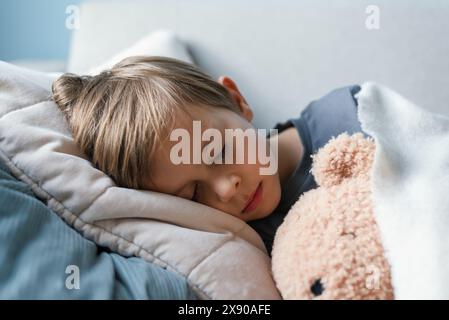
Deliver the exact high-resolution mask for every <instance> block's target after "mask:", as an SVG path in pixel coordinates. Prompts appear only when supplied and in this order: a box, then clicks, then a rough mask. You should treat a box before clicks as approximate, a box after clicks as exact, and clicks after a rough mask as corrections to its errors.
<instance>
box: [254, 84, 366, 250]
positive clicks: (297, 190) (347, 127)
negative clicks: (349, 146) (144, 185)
mask: <svg viewBox="0 0 449 320" xmlns="http://www.w3.org/2000/svg"><path fill="white" fill-rule="evenodd" d="M359 90H360V86H358V85H353V86H349V87H343V88H339V89H336V90H333V91H332V92H330V93H328V94H327V95H325V96H324V97H322V98H320V99H318V100H316V101H312V102H311V103H310V104H309V105H308V106H307V107H306V108H305V109H304V110H303V111H302V112H301V115H300V117H299V118H296V119H289V120H287V121H286V122H284V123H279V124H277V125H276V127H275V129H278V133H281V132H282V131H283V130H285V129H287V128H290V127H293V126H294V127H295V128H296V130H297V131H298V134H299V137H300V138H301V141H302V145H303V148H304V154H303V157H302V160H301V161H300V162H299V163H298V165H297V167H296V169H295V170H294V172H293V174H292V175H291V176H290V178H289V179H288V180H287V181H286V183H285V184H284V185H282V186H281V200H280V202H279V205H278V206H277V208H276V209H275V210H274V211H273V212H272V213H271V214H270V215H269V216H267V217H265V218H263V219H259V220H254V221H250V222H249V223H248V224H249V225H250V226H251V227H252V228H254V229H255V230H256V231H257V232H258V233H259V235H260V236H261V237H262V240H263V241H264V243H265V246H266V248H267V250H268V252H269V253H270V255H271V249H272V246H273V240H274V236H275V233H276V230H277V228H278V227H279V226H280V225H281V223H282V222H283V220H284V218H285V215H286V214H287V212H288V211H289V210H290V208H291V207H292V206H293V204H294V203H295V202H296V201H297V200H298V199H299V197H300V195H301V194H303V193H304V192H306V191H308V190H310V189H314V188H316V187H317V184H316V182H315V179H314V177H313V175H312V174H311V173H310V169H311V166H312V159H311V155H313V154H314V153H316V152H317V151H318V149H320V148H321V147H323V146H324V145H325V144H326V143H327V142H328V141H329V140H330V139H331V138H332V137H336V136H338V135H339V134H340V133H343V132H347V133H348V134H353V133H356V132H362V133H363V134H364V135H365V136H368V135H367V134H366V133H364V132H363V131H362V129H361V126H360V122H359V120H358V118H357V102H356V100H355V98H354V95H355V94H356V93H357V92H358V91H359Z"/></svg>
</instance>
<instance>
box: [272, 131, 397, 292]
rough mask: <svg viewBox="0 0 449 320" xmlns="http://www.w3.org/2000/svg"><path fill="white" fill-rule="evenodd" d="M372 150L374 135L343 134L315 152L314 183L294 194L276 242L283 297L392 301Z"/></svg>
mask: <svg viewBox="0 0 449 320" xmlns="http://www.w3.org/2000/svg"><path fill="white" fill-rule="evenodd" d="M374 151H375V144H374V141H373V140H371V139H365V138H364V137H363V135H362V134H361V133H357V134H354V135H352V136H349V135H347V134H346V133H344V134H341V135H339V136H338V137H337V138H333V139H332V140H330V141H329V142H328V143H327V144H326V145H325V146H324V147H323V148H321V149H320V150H319V151H318V153H317V154H316V155H315V156H314V157H313V168H312V173H313V175H314V177H315V180H316V182H317V184H318V185H319V188H317V189H314V190H310V191H309V192H306V193H304V194H303V195H302V196H301V197H300V198H299V200H298V201H297V202H296V204H295V205H294V206H293V207H292V208H291V210H290V211H289V213H288V215H287V216H286V218H285V220H284V222H283V224H282V225H281V226H280V228H279V229H278V231H277V233H276V237H275V240H274V246H273V251H272V270H273V276H274V279H275V281H276V285H277V286H278V289H279V290H280V292H281V294H282V296H283V298H284V299H393V297H394V295H393V289H392V285H391V276H390V266H389V263H388V261H387V259H386V257H385V255H384V249H383V246H382V242H381V238H380V233H379V229H378V226H377V224H376V221H375V218H374V214H373V204H372V201H371V190H370V179H371V177H370V169H371V165H372V162H373V157H374Z"/></svg>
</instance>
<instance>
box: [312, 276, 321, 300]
mask: <svg viewBox="0 0 449 320" xmlns="http://www.w3.org/2000/svg"><path fill="white" fill-rule="evenodd" d="M310 291H312V293H313V295H314V296H315V297H318V296H320V295H321V294H322V293H323V291H324V286H323V284H322V283H321V279H316V280H315V282H314V283H313V284H312V286H311V287H310Z"/></svg>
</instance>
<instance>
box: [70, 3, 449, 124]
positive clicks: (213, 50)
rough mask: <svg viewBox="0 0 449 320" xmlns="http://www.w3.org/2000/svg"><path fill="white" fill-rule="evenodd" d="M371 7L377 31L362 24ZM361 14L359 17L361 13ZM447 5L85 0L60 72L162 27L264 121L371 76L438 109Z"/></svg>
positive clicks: (446, 66) (448, 50)
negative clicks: (231, 81) (238, 91)
mask: <svg viewBox="0 0 449 320" xmlns="http://www.w3.org/2000/svg"><path fill="white" fill-rule="evenodd" d="M371 4H375V5H376V6H377V8H378V9H379V12H378V13H379V15H378V16H379V27H380V28H379V29H377V30H376V29H374V30H369V29H367V27H366V22H367V20H368V22H374V24H375V21H373V20H369V19H370V18H375V15H376V8H374V11H370V10H371V8H370V7H369V5H371ZM367 10H368V13H367ZM448 17H449V3H448V2H447V1H444V0H433V1H425V2H424V1H410V0H395V1H388V0H378V1H375V2H374V3H372V1H365V0H362V1H347V0H320V1H312V0H302V1H292V0H281V1H268V0H264V1H237V0H226V1H207V0H190V1H174V0H169V1H165V0H164V1H160V0H150V1H135V0H134V1H88V2H85V3H84V4H83V5H82V6H81V17H80V18H81V19H80V22H81V23H80V28H79V30H76V31H75V32H74V36H73V41H72V48H71V54H70V61H69V70H70V71H74V72H85V71H87V70H89V69H90V68H91V67H92V66H95V65H99V64H101V63H102V62H104V61H105V60H107V59H108V58H109V57H111V56H112V55H113V54H115V53H117V52H119V51H121V50H122V49H123V48H125V47H127V46H129V45H131V44H132V43H134V42H135V41H137V40H138V39H139V38H141V37H143V36H145V35H146V34H148V33H149V32H151V31H154V30H156V29H160V28H166V29H171V30H173V31H175V32H176V33H177V34H179V35H180V37H181V38H182V39H184V40H185V41H186V42H187V43H188V44H189V45H190V49H191V51H192V54H193V56H194V58H195V60H196V61H197V63H198V64H200V65H201V66H202V67H203V68H204V69H205V70H206V71H208V72H209V73H210V74H212V75H213V76H214V77H218V76H219V75H220V74H227V75H230V76H231V77H233V78H235V79H236V80H237V83H238V84H240V86H241V88H242V91H243V93H244V95H245V96H246V97H247V100H248V101H249V102H250V104H251V105H252V106H253V108H255V109H256V112H255V124H256V125H257V126H259V127H271V126H272V125H273V124H274V123H275V122H277V121H281V120H285V119H286V118H288V117H291V116H297V115H298V114H299V112H300V110H301V109H302V108H304V107H305V106H306V104H307V103H308V102H309V101H310V100H313V99H315V98H317V97H320V96H322V95H323V94H325V93H326V92H328V91H330V90H331V89H333V88H336V87H340V86H343V85H348V84H354V83H362V82H364V81H366V80H374V81H376V82H380V83H384V84H386V85H388V86H390V87H392V88H394V89H395V90H397V91H398V92H400V93H402V94H403V95H404V96H406V97H408V98H409V99H410V100H411V101H415V102H416V103H417V104H418V105H422V106H424V107H426V108H428V109H431V110H433V111H436V112H441V113H448V114H449V108H445V107H444V105H443V103H442V102H445V101H448V100H449V90H446V89H447V88H448V87H449V77H447V75H448V74H449V59H447V57H448V56H449V42H448V41H447V40H446V39H449V19H448Z"/></svg>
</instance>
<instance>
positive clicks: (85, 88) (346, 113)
mask: <svg viewBox="0 0 449 320" xmlns="http://www.w3.org/2000/svg"><path fill="white" fill-rule="evenodd" d="M359 90H360V87H359V86H350V87H344V88H340V89H337V90H334V91H332V92H331V93H329V94H328V95H326V96H325V97H323V98H321V99H319V100H317V101H314V102H312V103H310V104H309V105H308V106H307V107H306V108H305V109H304V110H303V111H302V112H301V114H300V116H299V117H298V118H294V119H290V120H288V121H286V122H284V123H280V124H278V125H277V126H276V127H275V129H276V130H277V134H271V135H268V136H265V137H262V136H260V135H257V139H265V140H266V141H264V142H263V143H262V145H263V144H264V143H266V145H267V146H268V150H271V146H276V151H277V152H276V153H275V155H274V157H275V161H276V169H277V170H275V171H274V172H273V173H272V174H261V172H263V170H262V169H263V168H264V167H265V165H266V163H262V162H261V161H260V158H259V157H256V161H248V160H246V161H243V162H242V161H235V160H236V159H235V158H236V157H234V152H233V151H235V150H236V148H237V146H236V144H229V142H228V139H226V140H225V139H224V137H226V133H225V132H226V131H229V130H230V129H232V130H235V131H238V130H240V131H243V130H251V129H254V127H253V125H252V124H251V121H252V118H253V111H252V109H251V107H250V106H249V104H248V103H247V101H246V100H245V98H244V96H243V95H242V93H241V92H240V90H239V88H238V86H237V84H236V83H235V82H234V81H233V80H232V79H230V78H229V77H226V76H222V77H220V78H219V79H218V81H214V80H213V79H212V78H211V77H209V76H208V75H206V74H205V73H203V72H202V71H200V70H199V69H198V68H197V67H196V66H194V65H192V64H189V63H185V62H182V61H179V60H176V59H172V58H166V57H155V56H153V57H150V56H136V57H129V58H126V59H124V60H122V61H121V62H119V63H118V64H116V65H115V66H113V67H112V68H111V69H109V70H107V71H104V72H102V73H100V74H98V75H96V76H77V75H74V74H64V75H62V76H61V77H60V78H59V79H57V80H56V81H55V82H54V83H53V87H52V91H53V99H54V101H55V102H56V104H57V105H58V107H59V108H60V109H61V110H62V112H63V113H64V115H65V116H66V118H67V120H68V123H69V126H70V129H71V132H72V135H73V138H74V140H75V143H76V144H77V145H78V146H79V147H80V149H81V150H82V151H83V152H84V153H85V154H86V155H87V156H88V157H89V159H90V160H91V162H92V163H93V164H94V165H95V166H96V167H97V168H98V169H99V170H101V171H103V172H105V173H106V174H108V175H109V176H110V177H111V178H113V179H114V180H115V182H116V183H117V185H119V186H122V187H128V188H135V189H145V190H152V191H157V192H163V193H168V194H172V195H175V196H178V197H183V198H185V199H189V200H192V201H196V202H199V203H201V204H204V205H207V206H210V207H213V208H215V209H218V210H221V211H223V212H225V213H228V214H231V215H233V216H235V217H237V218H239V219H242V220H244V221H246V222H247V223H249V225H250V226H251V227H253V228H254V229H255V230H256V231H257V232H258V233H259V235H260V236H261V237H262V240H263V241H264V243H265V246H266V248H267V250H268V252H269V253H270V252H271V248H272V244H273V239H274V235H275V232H276V229H277V228H278V227H279V225H280V224H281V223H282V220H283V218H284V217H285V215H286V214H287V212H288V210H289V209H290V207H291V206H292V205H293V204H294V203H295V201H296V200H297V199H298V198H299V196H300V195H301V194H302V193H304V192H306V191H308V190H310V189H312V188H315V187H316V183H315V181H314V178H313V176H312V175H311V173H310V169H311V163H312V162H311V155H313V154H314V153H315V152H316V151H317V150H318V149H319V148H321V147H322V146H323V145H325V144H326V143H327V142H328V141H329V140H330V139H331V137H333V136H337V135H338V134H340V133H342V132H348V133H349V134H352V133H355V132H361V131H362V130H361V127H360V123H359V121H358V119H357V104H356V101H355V99H354V95H355V94H356V93H357V92H358V91H359ZM280 107H282V106H280ZM197 124H200V128H201V132H202V133H206V132H215V133H218V135H215V137H219V136H221V137H223V141H217V139H216V138H215V139H210V143H208V141H198V134H195V129H196V128H197V127H196V125H197ZM179 129H182V130H183V132H186V133H188V136H189V139H192V141H191V143H190V144H189V146H191V149H190V150H189V152H190V153H192V154H193V156H195V155H196V156H197V157H199V158H201V159H204V158H203V157H200V156H199V155H198V153H201V155H204V154H208V155H210V160H211V161H200V162H195V163H185V162H183V163H179V161H174V157H173V156H174V155H178V153H177V152H174V150H176V148H177V146H179V140H178V139H173V132H175V130H179ZM217 142H218V144H217ZM213 143H215V144H214V146H215V147H216V146H217V145H218V146H219V149H217V148H210V146H211V145H212V144H213ZM260 145H261V144H258V146H260ZM195 146H196V147H195ZM244 148H246V150H245V151H246V154H249V155H251V154H253V153H254V152H255V149H254V148H253V145H252V144H250V143H249V142H247V143H245V144H244ZM208 150H209V151H208ZM210 150H212V151H210ZM195 152H196V154H195ZM229 154H231V156H229ZM225 159H227V160H229V159H230V160H231V161H225ZM248 159H249V156H248ZM232 160H233V161H232Z"/></svg>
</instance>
